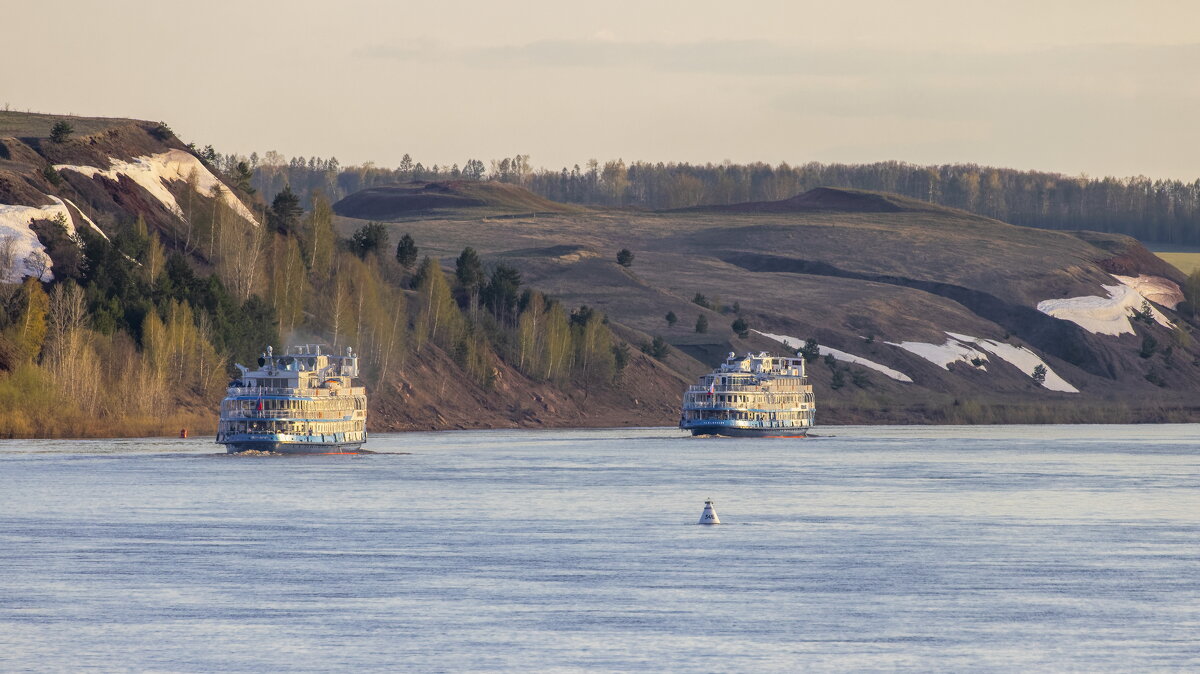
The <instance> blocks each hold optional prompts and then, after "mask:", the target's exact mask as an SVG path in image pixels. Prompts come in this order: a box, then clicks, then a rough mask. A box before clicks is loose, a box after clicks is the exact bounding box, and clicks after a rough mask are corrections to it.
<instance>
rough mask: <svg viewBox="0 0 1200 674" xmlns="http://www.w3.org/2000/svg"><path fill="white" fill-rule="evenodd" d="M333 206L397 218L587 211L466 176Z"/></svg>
mask: <svg viewBox="0 0 1200 674" xmlns="http://www.w3.org/2000/svg"><path fill="white" fill-rule="evenodd" d="M333 210H334V212H335V213H337V214H338V215H341V216H344V217H348V218H356V219H360V220H380V221H388V222H395V221H398V220H405V219H409V218H420V217H425V216H431V215H439V214H441V215H450V214H461V215H468V216H474V217H486V216H502V215H517V214H543V213H555V214H564V213H583V212H586V210H587V209H584V208H582V207H579V206H571V205H568V204H560V203H557V202H554V201H550V200H549V199H545V198H542V197H539V196H538V195H536V194H534V193H533V192H530V191H529V190H527V189H525V188H523V187H519V186H517V185H509V184H506V183H497V182H479V181H472V180H463V181H448V182H423V181H417V182H410V183H401V184H396V185H381V186H378V187H372V188H369V189H365V190H362V191H360V192H355V193H354V194H351V195H349V196H347V197H346V198H345V199H342V200H341V201H338V202H337V203H336V204H334V205H333Z"/></svg>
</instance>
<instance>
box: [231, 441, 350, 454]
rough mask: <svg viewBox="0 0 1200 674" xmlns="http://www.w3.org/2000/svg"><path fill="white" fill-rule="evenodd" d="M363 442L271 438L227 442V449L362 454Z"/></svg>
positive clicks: (236, 450)
mask: <svg viewBox="0 0 1200 674" xmlns="http://www.w3.org/2000/svg"><path fill="white" fill-rule="evenodd" d="M362 446H363V443H361V442H350V443H325V444H316V443H308V442H277V441H271V440H253V441H243V442H229V443H225V451H226V452H228V453H229V454H238V453H240V452H271V453H273V454H362V453H365V452H364V450H363V449H362Z"/></svg>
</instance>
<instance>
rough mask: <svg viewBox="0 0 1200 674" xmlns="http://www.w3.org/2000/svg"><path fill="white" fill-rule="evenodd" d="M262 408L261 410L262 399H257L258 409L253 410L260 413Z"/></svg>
mask: <svg viewBox="0 0 1200 674" xmlns="http://www.w3.org/2000/svg"><path fill="white" fill-rule="evenodd" d="M262 408H263V405H262V398H259V399H258V407H255V408H254V409H256V410H258V411H259V412H261V411H262Z"/></svg>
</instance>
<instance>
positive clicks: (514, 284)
mask: <svg viewBox="0 0 1200 674" xmlns="http://www.w3.org/2000/svg"><path fill="white" fill-rule="evenodd" d="M520 289H521V272H519V271H517V270H516V269H515V268H513V267H510V266H508V265H505V264H498V265H496V267H495V268H494V269H492V276H491V278H490V279H489V280H488V282H487V285H486V286H484V288H483V293H482V297H483V303H484V304H485V305H486V306H487V308H488V309H491V311H492V315H494V316H495V317H496V320H499V321H503V322H508V321H511V320H512V319H513V318H514V317H513V311H514V310H515V309H516V308H517V301H518V299H519V296H518V294H517V293H518V291H520Z"/></svg>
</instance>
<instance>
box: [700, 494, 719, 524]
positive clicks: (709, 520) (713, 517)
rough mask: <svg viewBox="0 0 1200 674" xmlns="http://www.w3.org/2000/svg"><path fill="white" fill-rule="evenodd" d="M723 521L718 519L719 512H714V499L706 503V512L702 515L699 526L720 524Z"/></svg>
mask: <svg viewBox="0 0 1200 674" xmlns="http://www.w3.org/2000/svg"><path fill="white" fill-rule="evenodd" d="M720 523H721V520H719V519H717V511H716V510H713V502H712V499H708V500H706V501H705V502H704V512H702V513H700V522H699V524H720Z"/></svg>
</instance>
